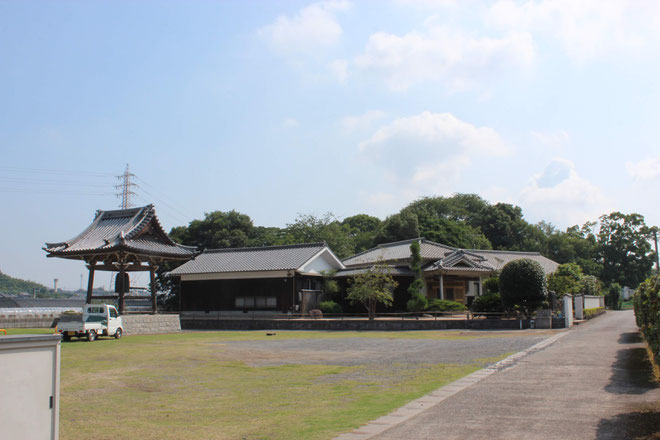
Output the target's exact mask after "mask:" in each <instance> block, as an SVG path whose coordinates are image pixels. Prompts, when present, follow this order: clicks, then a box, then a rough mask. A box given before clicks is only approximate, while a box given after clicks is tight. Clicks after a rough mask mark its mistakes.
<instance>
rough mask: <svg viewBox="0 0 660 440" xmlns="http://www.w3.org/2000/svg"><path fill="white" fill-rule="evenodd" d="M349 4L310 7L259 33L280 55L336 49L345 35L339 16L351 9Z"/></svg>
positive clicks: (337, 0) (281, 18)
mask: <svg viewBox="0 0 660 440" xmlns="http://www.w3.org/2000/svg"><path fill="white" fill-rule="evenodd" d="M350 6H351V3H350V2H349V1H347V0H334V1H324V2H319V3H314V4H311V5H309V6H307V7H305V8H303V9H301V10H300V11H298V13H297V14H296V15H294V16H291V17H289V16H286V15H281V16H279V17H277V19H276V20H275V21H274V22H273V23H271V24H269V25H266V26H264V27H262V28H261V29H259V30H258V31H257V35H259V36H260V37H261V38H263V39H264V40H265V41H266V42H267V43H268V44H269V45H270V47H271V48H272V49H273V50H274V51H275V52H277V53H279V54H283V55H301V54H302V55H311V54H314V53H315V52H316V51H318V50H319V49H326V48H330V47H333V46H335V45H336V44H337V43H338V42H339V40H340V38H341V36H342V33H343V30H342V27H341V25H340V24H339V23H338V22H337V20H336V13H338V12H342V11H345V10H347V9H348V8H350Z"/></svg>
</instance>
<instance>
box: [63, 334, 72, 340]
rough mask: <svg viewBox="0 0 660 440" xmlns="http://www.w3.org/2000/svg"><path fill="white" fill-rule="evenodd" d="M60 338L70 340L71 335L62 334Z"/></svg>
mask: <svg viewBox="0 0 660 440" xmlns="http://www.w3.org/2000/svg"><path fill="white" fill-rule="evenodd" d="M62 340H63V341H67V342H68V341H70V340H71V335H62Z"/></svg>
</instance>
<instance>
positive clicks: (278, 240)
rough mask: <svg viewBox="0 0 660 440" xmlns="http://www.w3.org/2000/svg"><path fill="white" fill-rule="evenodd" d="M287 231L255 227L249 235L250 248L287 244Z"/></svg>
mask: <svg viewBox="0 0 660 440" xmlns="http://www.w3.org/2000/svg"><path fill="white" fill-rule="evenodd" d="M287 239H288V237H287V235H286V230H285V229H282V228H278V227H265V226H255V227H254V228H252V231H250V234H249V235H248V246H281V245H283V244H292V243H288V242H287Z"/></svg>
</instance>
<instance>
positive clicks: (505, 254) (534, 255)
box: [469, 249, 559, 274]
mask: <svg viewBox="0 0 660 440" xmlns="http://www.w3.org/2000/svg"><path fill="white" fill-rule="evenodd" d="M469 252H470V253H472V254H475V255H478V256H480V257H483V258H484V259H485V260H486V262H487V263H488V264H490V265H491V266H493V267H494V268H495V270H501V269H502V267H504V265H505V264H506V263H508V262H510V261H513V260H520V259H522V258H529V259H530V260H534V261H536V262H538V263H539V264H540V265H541V267H542V268H543V270H544V271H545V273H546V274H550V273H552V272H554V271H555V270H557V267H558V266H559V263H557V262H555V261H552V260H551V259H549V258H546V257H544V256H543V255H541V254H540V253H538V252H516V251H489V250H478V249H470V250H469Z"/></svg>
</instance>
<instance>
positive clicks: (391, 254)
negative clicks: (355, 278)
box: [342, 238, 456, 267]
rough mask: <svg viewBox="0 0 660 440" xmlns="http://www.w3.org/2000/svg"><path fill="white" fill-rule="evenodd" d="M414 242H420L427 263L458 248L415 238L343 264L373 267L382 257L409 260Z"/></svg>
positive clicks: (359, 255)
mask: <svg viewBox="0 0 660 440" xmlns="http://www.w3.org/2000/svg"><path fill="white" fill-rule="evenodd" d="M413 241H420V254H421V255H422V259H423V260H427V261H435V260H439V259H441V258H444V257H445V256H446V255H448V254H450V253H452V252H454V251H455V250H456V248H453V247H451V246H446V245H444V244H440V243H434V242H432V241H429V240H426V239H424V238H414V239H411V240H404V241H396V242H393V243H383V244H379V245H378V246H376V247H375V248H373V249H369V250H367V251H364V252H362V253H360V254H357V255H353V256H352V257H349V258H347V259H345V260H343V261H342V262H343V263H344V266H347V267H349V266H364V265H371V264H374V263H375V262H376V261H378V259H379V258H381V257H382V259H383V260H384V261H404V260H408V259H409V258H410V244H411V243H412V242H413Z"/></svg>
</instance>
